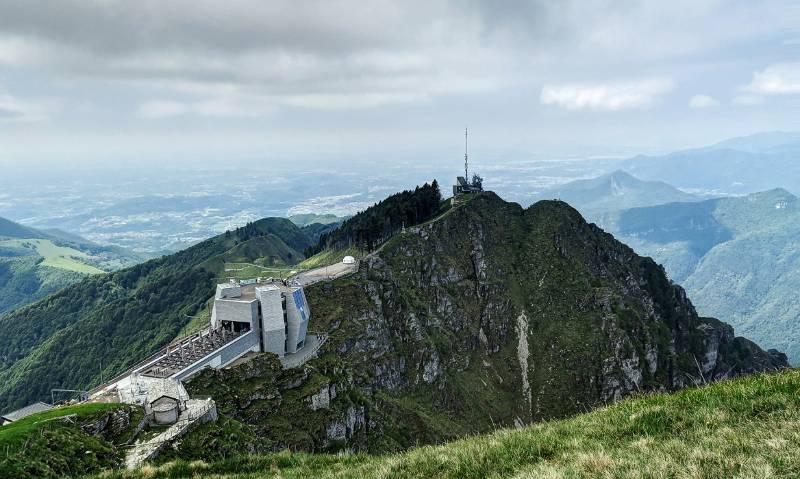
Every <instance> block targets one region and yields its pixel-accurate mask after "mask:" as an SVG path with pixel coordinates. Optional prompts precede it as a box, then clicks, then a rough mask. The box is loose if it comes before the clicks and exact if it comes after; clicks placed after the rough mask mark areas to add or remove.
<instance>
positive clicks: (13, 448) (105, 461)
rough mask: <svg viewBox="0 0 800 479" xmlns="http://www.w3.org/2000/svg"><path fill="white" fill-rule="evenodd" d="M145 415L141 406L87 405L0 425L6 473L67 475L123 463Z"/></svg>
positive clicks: (0, 462) (0, 460)
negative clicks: (126, 447) (128, 447)
mask: <svg viewBox="0 0 800 479" xmlns="http://www.w3.org/2000/svg"><path fill="white" fill-rule="evenodd" d="M142 419H144V413H143V411H142V410H141V409H140V408H138V407H136V406H130V405H127V404H81V405H77V406H69V407H61V408H56V409H53V410H51V411H46V412H42V413H38V414H34V415H32V416H28V417H25V418H23V419H20V420H19V421H16V422H13V423H11V424H9V425H6V426H0V450H2V451H3V455H2V457H0V477H8V478H19V479H22V478H28V477H29V478H44V477H48V478H61V477H72V476H80V475H83V474H88V473H92V472H97V471H99V470H102V469H109V468H112V467H119V465H120V464H121V462H122V459H123V457H124V455H125V450H126V449H125V445H126V444H128V443H129V442H130V441H132V439H133V437H134V434H135V433H136V430H137V427H138V426H139V425H140V423H141V421H142Z"/></svg>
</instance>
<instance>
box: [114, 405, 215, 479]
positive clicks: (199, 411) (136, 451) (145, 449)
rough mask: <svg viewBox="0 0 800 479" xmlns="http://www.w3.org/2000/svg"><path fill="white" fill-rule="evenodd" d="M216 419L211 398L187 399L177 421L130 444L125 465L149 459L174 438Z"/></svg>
mask: <svg viewBox="0 0 800 479" xmlns="http://www.w3.org/2000/svg"><path fill="white" fill-rule="evenodd" d="M216 420H217V405H216V403H214V400H213V399H189V400H188V401H186V410H185V411H183V412H182V413H181V415H180V417H178V422H176V423H175V424H173V425H172V426H170V427H169V428H168V429H167V430H166V431H164V432H162V433H161V434H159V435H157V436H154V437H151V438H148V439H147V440H144V441H139V442H136V443H135V444H133V446H131V449H130V450H129V451H128V454H127V455H126V456H125V467H127V468H128V469H134V468H136V467H137V466H139V465H141V464H142V463H144V462H145V461H149V460H150V459H153V458H154V457H156V456H157V455H158V453H159V452H160V451H161V450H162V449H164V448H165V447H167V446H168V445H170V444H172V443H173V442H174V441H175V440H177V439H179V438H180V437H181V436H183V435H184V434H186V433H187V432H189V430H191V429H192V428H193V427H195V426H198V425H200V424H205V423H207V422H211V421H216Z"/></svg>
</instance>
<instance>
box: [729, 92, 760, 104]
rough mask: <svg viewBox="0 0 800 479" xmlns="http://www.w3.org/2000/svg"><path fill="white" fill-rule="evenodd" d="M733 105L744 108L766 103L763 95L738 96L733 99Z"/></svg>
mask: <svg viewBox="0 0 800 479" xmlns="http://www.w3.org/2000/svg"><path fill="white" fill-rule="evenodd" d="M733 103H734V104H735V105H742V106H755V105H760V104H762V103H764V97H763V96H761V95H749V94H745V95H736V96H735V97H734V98H733Z"/></svg>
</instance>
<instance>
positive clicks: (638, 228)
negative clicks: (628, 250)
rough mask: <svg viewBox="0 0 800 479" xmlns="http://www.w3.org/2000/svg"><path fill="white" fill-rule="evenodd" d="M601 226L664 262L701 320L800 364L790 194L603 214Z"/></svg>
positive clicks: (799, 278) (798, 206)
mask: <svg viewBox="0 0 800 479" xmlns="http://www.w3.org/2000/svg"><path fill="white" fill-rule="evenodd" d="M600 224H601V225H602V226H603V228H604V229H606V230H607V231H609V232H611V233H613V234H614V235H615V236H616V237H617V238H619V239H620V240H621V241H623V242H625V243H627V244H628V245H630V246H631V247H633V248H634V249H635V250H636V251H637V252H639V253H640V254H644V255H648V256H651V257H653V258H654V259H655V260H656V261H657V262H659V263H662V264H663V265H664V267H665V268H666V270H667V272H668V273H669V274H670V276H671V278H672V279H673V280H674V281H676V282H678V283H680V284H682V285H683V286H684V287H685V288H686V290H687V292H688V293H689V297H691V298H692V302H693V303H694V304H695V306H696V307H697V309H698V312H699V313H700V314H703V315H711V316H714V317H719V318H723V319H724V320H725V321H728V322H730V323H731V324H732V325H733V326H734V327H735V328H736V330H737V331H739V332H741V333H742V334H744V335H746V336H747V337H748V338H751V339H753V340H754V341H756V342H757V343H759V344H760V345H761V346H763V347H769V348H779V349H781V350H782V351H785V352H786V353H787V355H788V356H789V359H790V361H791V362H792V363H794V364H797V363H800V297H798V295H797V291H798V290H800V202H799V201H798V198H797V197H796V196H794V195H793V194H791V193H789V192H788V191H786V190H784V189H773V190H770V191H765V192H760V193H754V194H751V195H748V196H745V197H728V198H718V199H711V200H706V201H702V202H699V203H671V204H664V205H659V206H651V207H644V208H633V209H628V210H624V211H620V212H616V213H611V214H607V215H605V216H604V217H603V218H602V219H601V221H600Z"/></svg>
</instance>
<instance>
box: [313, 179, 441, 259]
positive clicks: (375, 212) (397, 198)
mask: <svg viewBox="0 0 800 479" xmlns="http://www.w3.org/2000/svg"><path fill="white" fill-rule="evenodd" d="M441 202H442V194H441V192H440V191H439V184H438V183H437V182H436V180H433V182H432V183H431V184H428V183H425V184H424V185H423V186H417V187H416V188H415V189H414V190H413V191H411V190H407V191H403V192H400V193H396V194H394V195H392V196H389V197H388V198H386V199H385V200H383V201H380V202H378V203H376V204H375V205H373V206H370V207H369V208H367V209H366V210H364V211H363V212H361V213H359V214H358V215H356V216H354V217H352V218H350V219H348V220H346V221H345V222H344V223H342V225H341V226H340V227H339V228H337V229H335V230H333V231H330V232H327V233H323V234H322V235H321V236H320V239H319V244H317V245H316V246H314V247H312V248H309V250H308V251H306V256H311V255H313V254H316V253H319V252H320V251H322V250H323V249H344V248H348V247H351V246H355V247H359V248H363V249H366V250H372V249H374V248H375V247H377V246H378V245H380V244H381V243H382V242H383V241H386V240H387V239H388V238H389V237H391V236H392V235H393V234H394V233H396V232H398V231H400V230H401V229H402V227H403V226H406V227H410V226H414V225H417V224H419V223H422V222H424V221H427V220H429V219H431V218H432V217H433V216H435V215H436V213H438V212H439V211H440V209H441Z"/></svg>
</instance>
